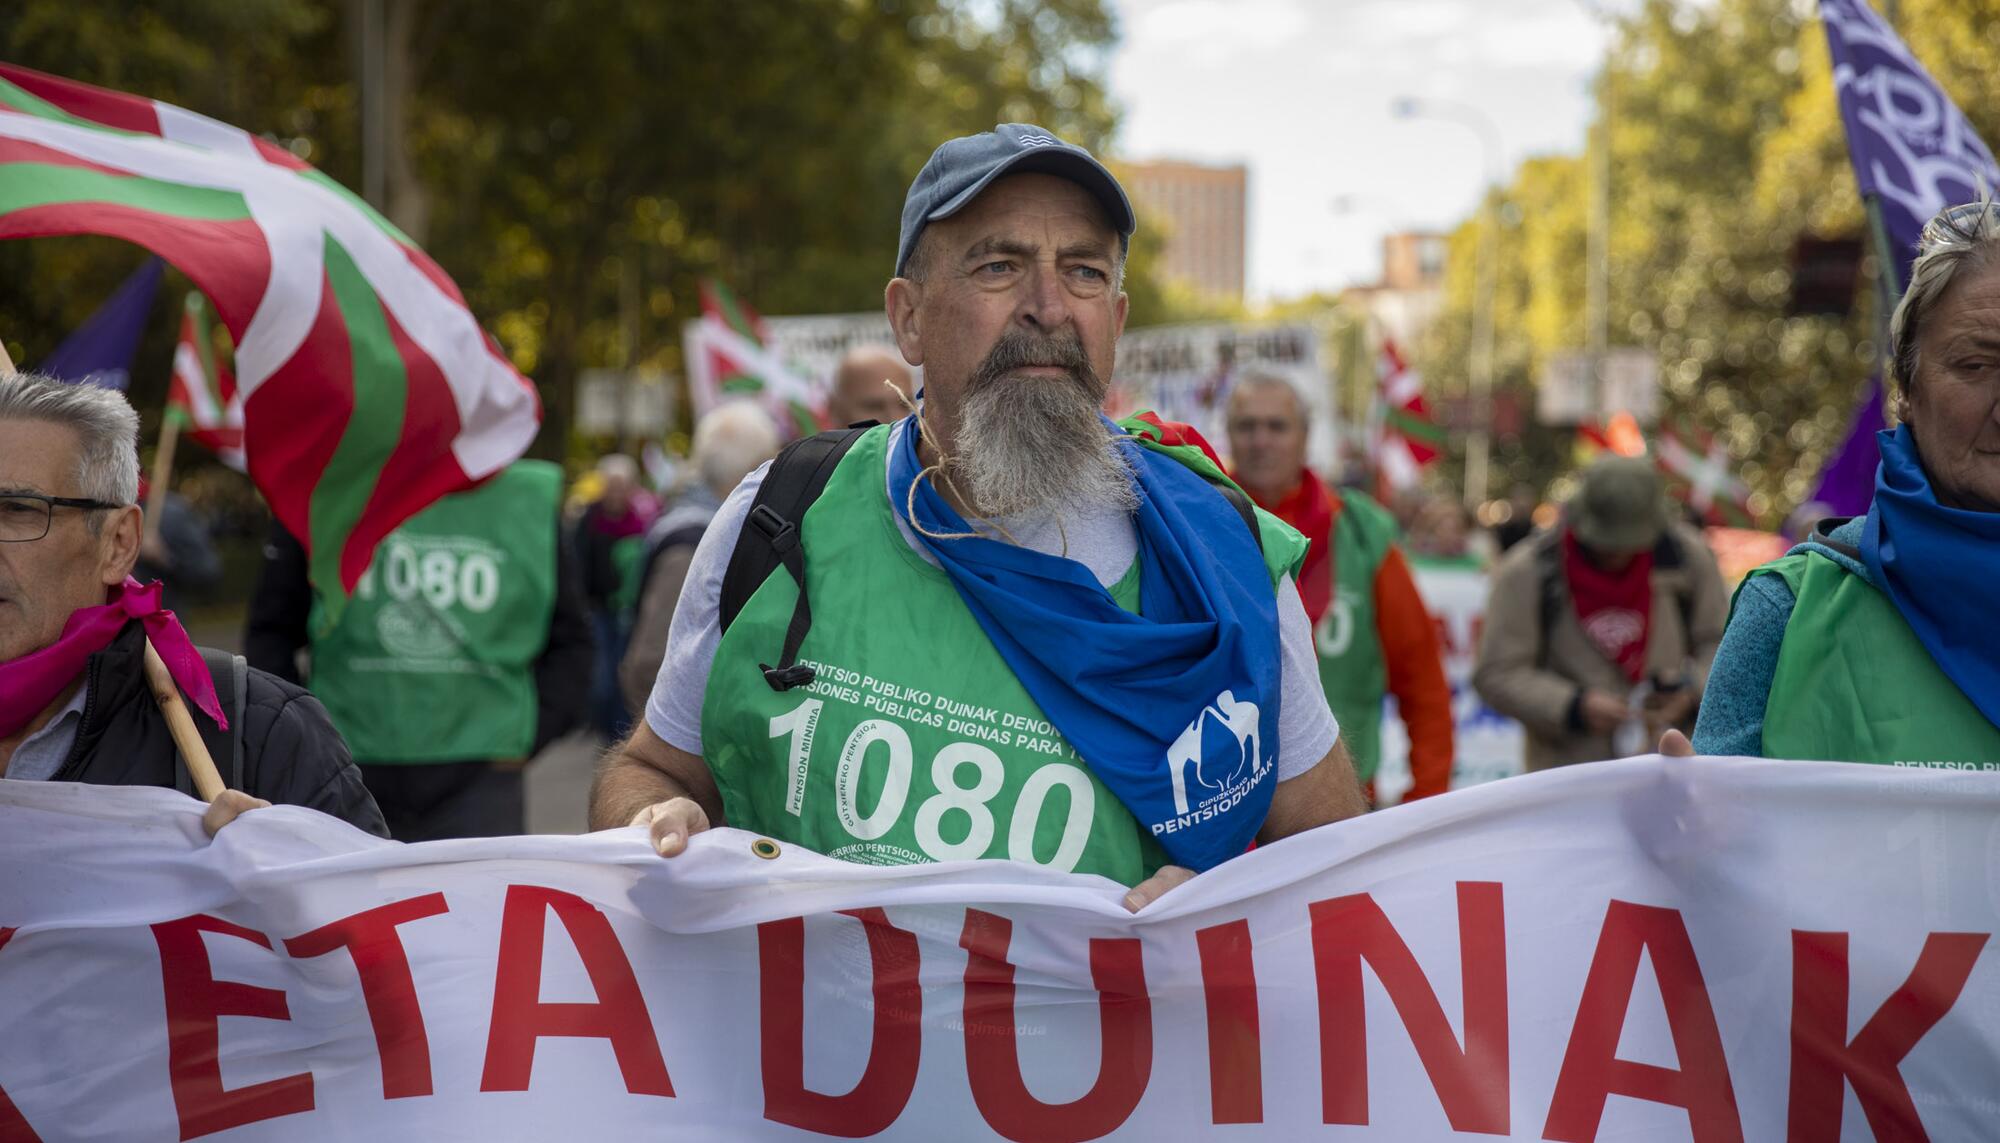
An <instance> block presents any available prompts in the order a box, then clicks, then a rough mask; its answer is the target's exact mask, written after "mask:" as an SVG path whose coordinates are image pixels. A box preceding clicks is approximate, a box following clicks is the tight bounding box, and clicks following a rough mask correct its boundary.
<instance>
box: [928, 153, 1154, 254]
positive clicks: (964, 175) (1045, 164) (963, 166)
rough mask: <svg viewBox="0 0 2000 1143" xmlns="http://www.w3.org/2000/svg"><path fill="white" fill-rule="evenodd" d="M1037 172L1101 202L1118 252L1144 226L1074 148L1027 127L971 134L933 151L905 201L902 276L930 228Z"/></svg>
mask: <svg viewBox="0 0 2000 1143" xmlns="http://www.w3.org/2000/svg"><path fill="white" fill-rule="evenodd" d="M1030 172H1035V173H1039V174H1048V175H1058V176H1060V177H1062V178H1065V179H1068V180H1069V181H1071V182H1073V183H1075V184H1077V185H1078V186H1080V187H1082V188H1083V189H1085V190H1087V191H1089V192H1090V193H1091V194H1093V195H1095V196H1096V197H1097V201H1098V202H1099V203H1101V204H1102V205H1103V207H1104V213H1105V216H1106V217H1108V218H1110V219H1111V225H1112V227H1113V228H1114V229H1115V230H1117V231H1118V248H1119V250H1120V251H1123V250H1125V249H1126V247H1127V246H1128V245H1130V243H1131V240H1132V230H1133V228H1134V227H1135V226H1137V225H1138V220H1137V219H1136V218H1134V217H1133V214H1132V203H1131V201H1130V200H1129V199H1127V198H1126V197H1125V188H1123V187H1121V186H1119V185H1118V180H1117V179H1115V178H1113V177H1112V176H1111V172H1110V171H1109V170H1107V169H1105V166H1104V164H1103V163H1100V162H1098V161H1097V160H1096V159H1094V158H1091V156H1090V152H1089V151H1086V150H1084V149H1083V148H1082V147H1079V146H1077V145H1076V144H1074V143H1065V142H1063V141H1062V140H1061V139H1058V138H1056V137H1055V135H1053V134H1052V133H1050V132H1048V131H1044V130H1042V129H1041V128H1040V127H1036V126H1033V125H1031V124H1027V123H1002V124H1000V125H999V126H998V127H995V128H994V129H993V130H991V131H983V132H981V133H979V134H977V135H965V136H962V137H960V138H957V139H952V140H949V141H948V142H946V143H945V144H944V145H943V146H941V147H939V148H938V149H937V150H935V151H932V152H931V157H930V161H929V162H927V163H925V164H924V169H923V170H921V171H918V172H917V181H915V182H913V183H911V184H910V193H909V194H908V195H906V196H904V198H903V236H902V239H901V240H900V241H899V242H897V244H896V276H897V277H899V278H900V277H902V276H903V271H904V270H905V269H906V268H908V266H909V264H910V255H911V254H913V253H915V252H916V249H917V239H918V238H920V237H922V236H923V233H924V227H925V226H926V225H928V224H930V223H933V222H936V221H937V220H938V219H940V218H950V217H951V216H952V215H954V214H957V213H958V212H959V211H961V210H964V209H965V205H966V204H967V203H969V202H971V201H972V200H973V199H975V198H978V197H979V192H980V191H983V190H985V189H986V188H987V187H989V186H991V185H992V184H993V180H994V179H997V178H999V177H1001V176H1002V175H1018V174H1027V173H1030Z"/></svg>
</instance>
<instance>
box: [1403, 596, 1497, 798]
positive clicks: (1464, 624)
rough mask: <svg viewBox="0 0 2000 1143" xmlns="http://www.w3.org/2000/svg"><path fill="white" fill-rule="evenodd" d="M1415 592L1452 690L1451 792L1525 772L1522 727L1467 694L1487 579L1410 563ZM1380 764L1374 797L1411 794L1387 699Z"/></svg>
mask: <svg viewBox="0 0 2000 1143" xmlns="http://www.w3.org/2000/svg"><path fill="white" fill-rule="evenodd" d="M1410 574H1411V576H1412V578H1414V579H1415V580H1416V581H1417V594H1418V595H1420V596H1422V597H1423V600H1424V609H1425V610H1427V611H1429V612H1430V613H1431V621H1432V622H1433V623H1435V624H1436V625H1437V632H1438V643H1439V644H1440V646H1441V647H1442V648H1443V650H1444V678H1445V682H1447V683H1449V684H1451V713H1452V747H1453V750H1452V764H1451V788H1452V789H1454V790H1459V789H1464V788H1465V787H1467V786H1476V785H1479V784H1480V783H1481V782H1491V781H1494V780H1495V779H1498V778H1511V777H1513V776H1514V775H1516V774H1519V773H1521V772H1522V771H1523V770H1525V769H1526V768H1527V761H1526V759H1527V734H1526V732H1525V731H1523V730H1522V729H1521V724H1520V723H1518V722H1515V721H1514V720H1513V719H1511V718H1508V717H1507V716H1506V715H1504V714H1501V713H1500V712H1499V711H1497V710H1494V709H1493V708H1492V707H1490V706H1487V705H1486V701H1485V700H1484V699H1482V698H1480V697H1479V692H1478V691H1476V690H1473V689H1472V670H1473V667H1474V666H1476V665H1477V663H1478V658H1479V634H1480V631H1481V630H1482V629H1483V628H1484V627H1485V626H1486V597H1487V595H1488V594H1489V593H1490V592H1491V590H1492V578H1491V577H1490V576H1488V575H1487V574H1486V573H1485V572H1483V571H1480V570H1479V569H1478V568H1471V567H1458V566H1455V565H1452V564H1427V563H1425V562H1424V561H1423V560H1422V559H1421V558H1412V559H1411V560H1410ZM1383 701H1384V703H1385V704H1386V708H1387V709H1386V713H1385V714H1384V715H1383V718H1382V761H1381V765H1380V767H1379V768H1378V769H1377V770H1376V773H1375V796H1376V797H1377V798H1378V799H1380V801H1381V802H1382V804H1383V805H1394V804H1396V802H1398V801H1400V800H1401V799H1402V796H1403V794H1404V792H1406V791H1407V790H1408V789H1409V788H1410V734H1409V731H1408V730H1407V729H1406V728H1405V727H1404V726H1403V720H1402V719H1401V718H1399V717H1397V714H1396V700H1395V698H1394V697H1393V696H1391V697H1389V698H1387V699H1385V700H1383Z"/></svg>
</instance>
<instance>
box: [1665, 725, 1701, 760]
mask: <svg viewBox="0 0 2000 1143" xmlns="http://www.w3.org/2000/svg"><path fill="white" fill-rule="evenodd" d="M1660 753H1662V754H1664V755H1666V756H1667V757H1669V758H1692V757H1694V743H1692V742H1689V741H1688V736H1687V735H1685V734H1682V733H1681V732H1680V731H1678V730H1669V731H1667V732H1666V733H1665V734H1662V735H1660Z"/></svg>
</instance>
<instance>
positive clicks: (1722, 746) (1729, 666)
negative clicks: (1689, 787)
mask: <svg viewBox="0 0 2000 1143" xmlns="http://www.w3.org/2000/svg"><path fill="white" fill-rule="evenodd" d="M1863 522H1864V518H1863V517H1860V516H1857V517H1855V518H1854V519H1852V520H1849V521H1848V522H1847V523H1845V524H1842V525H1841V526H1839V527H1838V528H1835V529H1834V530H1833V531H1832V532H1830V533H1828V538H1829V539H1831V540H1833V541H1834V542H1835V543H1837V544H1845V545H1847V546H1848V547H1850V548H1855V549H1859V548H1860V547H1861V525H1862V523H1863ZM1792 552H1793V554H1797V553H1799V552H1818V553H1819V554H1820V555H1822V556H1825V557H1827V558H1828V559H1830V560H1832V561H1834V562H1835V563H1837V564H1839V565H1840V566H1841V567H1843V568H1846V569H1847V570H1848V571H1849V572H1851V573H1853V574H1855V575H1858V576H1860V577H1861V578H1862V579H1864V580H1866V581H1867V582H1869V583H1870V584H1875V579H1874V577H1873V576H1871V575H1869V574H1868V568H1867V565H1865V564H1863V563H1862V562H1861V561H1860V560H1857V559H1854V558H1852V557H1850V556H1848V555H1846V554H1844V553H1842V552H1839V551H1836V550H1834V549H1833V548H1830V547H1827V546H1826V545H1825V544H1822V543H1818V542H1817V541H1813V540H1808V541H1806V542H1805V543H1803V544H1800V545H1799V546H1797V547H1795V548H1793V549H1792ZM1875 586H1877V587H1880V586H1881V585H1879V584H1875ZM1795 603H1797V600H1795V599H1794V598H1793V597H1792V589H1791V588H1790V587H1788V586H1787V585H1786V584H1785V581H1784V578H1783V577H1782V576H1775V575H1760V576H1753V577H1751V578H1750V579H1749V580H1748V581H1746V582H1745V583H1744V584H1743V587H1742V590H1740V591H1738V592H1737V594H1736V605H1735V607H1734V609H1733V610H1731V612H1730V613H1729V626H1728V627H1727V628H1726V629H1724V631H1723V633H1722V643H1721V645H1720V646H1718V647H1717V648H1716V649H1715V663H1714V665H1713V666H1711V667H1709V669H1708V686H1707V688H1706V689H1704V690H1703V692H1702V698H1701V713H1700V714H1699V715H1698V716H1696V718H1695V724H1694V748H1695V752H1696V753H1698V754H1720V755H1725V756H1728V755H1748V756H1751V757H1762V756H1763V754H1764V708H1765V706H1767V705H1768V704H1769V703H1770V700H1771V680H1772V679H1773V678H1775V677H1776V676H1777V673H1778V648H1779V647H1781V646H1782V645H1783V644H1784V642H1785V625H1786V624H1787V623H1789V622H1791V618H1792V607H1793V605H1794V604H1795Z"/></svg>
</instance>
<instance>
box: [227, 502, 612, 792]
mask: <svg viewBox="0 0 2000 1143" xmlns="http://www.w3.org/2000/svg"><path fill="white" fill-rule="evenodd" d="M312 605H313V590H312V582H311V581H310V580H309V579H307V578H306V550H305V548H304V547H302V546H301V545H300V544H299V542H298V540H296V539H294V538H293V537H292V534H291V533H290V532H287V531H286V530H285V529H284V526H283V525H281V524H279V523H277V522H276V521H273V522H272V524H271V536H270V539H269V540H267V541H266V542H265V544H264V567H263V570H262V571H261V572H260V573H259V574H258V576H257V590H256V592H255V593H254V594H252V595H251V597H250V615H249V619H248V627H247V628H246V630H245V631H244V633H243V657H244V658H246V659H248V660H250V665H251V666H253V667H256V668H257V669H259V670H262V671H269V672H270V673H271V674H274V675H276V676H278V677H279V678H281V679H285V680H287V681H289V682H294V683H296V682H299V681H300V676H299V663H298V654H299V652H300V651H301V650H303V649H305V648H306V647H307V646H309V645H310V643H311V639H310V636H309V633H308V632H307V630H306V628H307V620H308V617H309V616H310V615H311V614H312ZM593 638H594V636H593V635H592V634H591V630H590V614H589V612H587V611H585V610H584V605H583V598H582V593H581V591H580V589H579V586H578V583H577V571H576V561H575V560H574V559H573V558H572V556H571V553H570V552H569V550H568V545H566V544H564V543H562V542H561V541H560V540H558V541H557V543H556V603H555V610H554V611H553V612H552V613H551V614H550V615H549V641H548V643H547V644H546V645H544V646H543V648H542V654H541V657H540V658H538V659H536V660H535V740H534V744H533V745H532V746H530V747H529V748H528V754H529V756H530V757H532V756H534V755H536V754H539V753H541V750H542V747H544V746H547V745H548V744H549V743H551V742H553V741H555V740H556V739H558V738H561V737H562V736H563V735H565V734H568V733H569V732H570V731H571V730H573V729H575V728H576V727H578V726H580V725H582V723H583V720H584V718H585V717H586V716H587V715H588V714H589V711H590V673H591V656H592V650H593V648H592V641H593ZM466 761H468V762H471V761H478V759H471V758H468V759H466Z"/></svg>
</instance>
